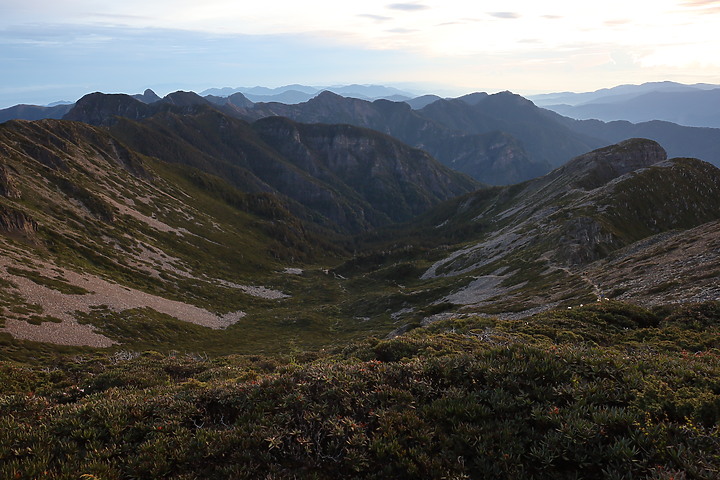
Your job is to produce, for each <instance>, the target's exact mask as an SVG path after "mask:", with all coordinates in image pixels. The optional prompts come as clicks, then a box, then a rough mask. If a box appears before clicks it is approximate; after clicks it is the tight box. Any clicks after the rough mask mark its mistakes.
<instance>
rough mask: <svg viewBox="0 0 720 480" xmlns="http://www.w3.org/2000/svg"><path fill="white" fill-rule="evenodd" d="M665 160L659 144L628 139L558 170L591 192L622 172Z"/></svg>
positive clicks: (573, 161) (591, 153)
mask: <svg viewBox="0 0 720 480" xmlns="http://www.w3.org/2000/svg"><path fill="white" fill-rule="evenodd" d="M665 160H667V153H666V152H665V150H664V149H663V148H662V147H661V146H660V144H659V143H657V142H655V141H653V140H648V139H645V138H631V139H629V140H625V141H623V142H620V143H618V144H616V145H610V146H608V147H604V148H599V149H597V150H593V151H592V152H589V153H586V154H584V155H580V156H579V157H575V158H574V159H572V160H570V161H569V162H568V163H567V164H566V165H565V166H563V167H561V168H560V169H559V170H560V171H561V172H562V173H563V174H565V175H570V176H572V177H574V180H573V183H574V184H575V185H576V186H578V187H579V188H582V189H585V190H592V189H594V188H597V187H600V186H602V185H605V184H606V183H608V182H609V181H611V180H613V179H615V178H618V177H621V176H622V175H625V174H626V173H630V172H633V171H635V170H639V169H641V168H647V167H649V166H651V165H653V164H656V163H658V162H663V161H665Z"/></svg>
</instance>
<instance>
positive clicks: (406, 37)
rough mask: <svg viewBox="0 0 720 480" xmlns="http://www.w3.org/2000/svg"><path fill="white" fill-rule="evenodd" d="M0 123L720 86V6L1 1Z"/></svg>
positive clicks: (688, 2)
mask: <svg viewBox="0 0 720 480" xmlns="http://www.w3.org/2000/svg"><path fill="white" fill-rule="evenodd" d="M0 13H1V17H0V108H2V107H6V106H9V105H12V104H16V103H38V104H43V103H48V102H51V101H55V100H76V99H77V98H78V97H80V96H82V95H83V94H85V93H87V92H92V91H96V90H100V91H104V92H118V91H122V92H126V93H139V92H141V91H142V90H144V89H145V88H147V87H150V88H153V89H155V90H156V91H157V93H159V94H161V95H162V94H165V93H168V92H170V91H173V90H178V89H185V90H195V91H201V90H204V89H206V88H209V87H224V86H231V87H236V86H253V85H264V86H280V85H285V84H290V83H303V84H309V85H334V84H348V83H363V84H367V83H378V84H385V85H394V86H399V87H405V88H408V87H410V88H412V87H414V88H415V90H416V91H417V92H418V93H426V92H428V91H436V92H438V93H442V94H447V95H449V94H462V93H467V92H471V91H488V92H493V91H498V90H512V91H514V92H517V93H521V94H531V93H540V92H551V91H566V90H569V91H590V90H596V89H598V88H602V87H611V86H614V85H618V84H622V83H642V82H646V81H660V80H673V81H678V82H683V83H696V82H705V83H720V54H718V52H720V34H718V30H719V29H720V1H712V0H622V1H620V0H603V1H593V2H587V1H581V0H574V1H564V0H562V1H560V0H545V1H542V2H539V1H537V0H502V1H472V0H462V1H460V0H458V1H456V0H438V1H435V0H419V1H408V2H399V3H393V2H392V0H390V1H376V0H364V1H359V2H355V1H342V0H335V1H319V0H305V1H277V0H264V1H253V2H249V1H245V2H241V1H231V0H202V1H197V0H192V1H190V0H142V1H141V0H122V1H118V0H116V1H112V2H111V1H106V0H60V1H58V0H0Z"/></svg>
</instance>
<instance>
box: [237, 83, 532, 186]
mask: <svg viewBox="0 0 720 480" xmlns="http://www.w3.org/2000/svg"><path fill="white" fill-rule="evenodd" d="M463 105H465V104H464V103H463ZM426 108H427V107H426ZM423 111H424V109H423V110H420V111H416V110H413V109H412V108H411V107H410V106H409V105H408V104H406V103H404V102H391V101H388V100H376V101H374V102H368V101H365V100H359V99H353V98H344V97H341V96H339V95H336V94H333V93H331V92H323V93H321V94H320V95H318V96H317V97H315V98H313V99H312V100H309V101H308V102H305V103H300V104H297V105H284V104H279V103H269V104H263V103H260V104H255V105H254V106H253V108H252V109H249V110H248V111H247V115H249V116H251V117H252V118H258V117H268V116H282V117H288V118H291V119H293V120H296V121H299V122H303V123H335V124H337V123H340V124H350V125H356V126H361V127H365V128H371V129H373V130H377V131H379V132H382V133H386V134H388V135H391V136H393V137H395V138H397V139H399V140H401V141H403V142H405V143H407V144H408V145H413V146H415V147H417V148H421V149H423V150H425V151H427V152H428V153H430V154H431V155H432V156H433V157H435V158H437V159H438V160H439V161H440V162H442V163H443V164H445V165H447V166H449V167H451V168H453V169H455V170H458V171H460V172H463V173H467V174H469V175H472V176H473V177H474V178H476V179H477V180H479V181H481V182H484V183H490V184H495V183H497V184H507V183H513V182H518V181H522V180H525V179H527V178H531V177H533V176H536V175H539V174H541V173H544V172H545V171H546V166H545V165H544V164H538V163H535V162H533V161H532V160H531V159H530V158H529V156H528V154H527V152H526V150H525V149H524V148H523V146H522V144H521V142H519V141H518V140H517V139H515V138H513V137H512V136H511V135H502V134H500V135H499V134H498V132H497V130H500V129H499V128H491V129H488V130H487V131H483V132H475V131H474V132H467V131H462V130H457V129H454V128H453V127H452V126H446V125H443V124H442V123H440V122H436V121H434V120H433V119H430V118H427V117H426V116H424V114H423V113H422V112H423Z"/></svg>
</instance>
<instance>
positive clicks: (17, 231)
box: [0, 204, 38, 237]
mask: <svg viewBox="0 0 720 480" xmlns="http://www.w3.org/2000/svg"><path fill="white" fill-rule="evenodd" d="M37 229H38V223H37V222H36V221H35V220H33V218H32V217H30V216H29V215H27V214H25V213H23V212H21V211H19V210H15V209H13V208H9V207H5V206H3V205H1V204H0V232H3V233H7V234H11V235H20V236H22V237H34V235H35V233H37Z"/></svg>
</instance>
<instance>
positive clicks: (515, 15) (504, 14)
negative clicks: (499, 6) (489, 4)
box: [488, 12, 520, 19]
mask: <svg viewBox="0 0 720 480" xmlns="http://www.w3.org/2000/svg"><path fill="white" fill-rule="evenodd" d="M488 15H490V16H491V17H495V18H509V19H512V18H520V14H519V13H515V12H488Z"/></svg>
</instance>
